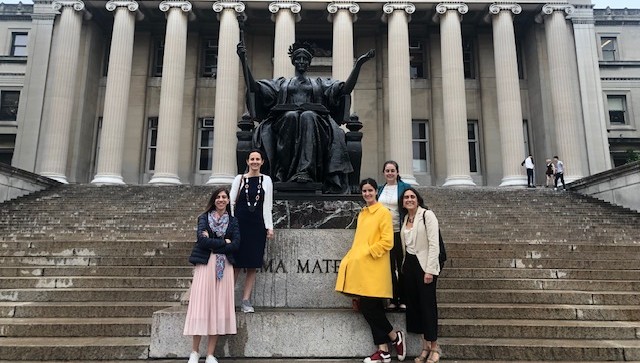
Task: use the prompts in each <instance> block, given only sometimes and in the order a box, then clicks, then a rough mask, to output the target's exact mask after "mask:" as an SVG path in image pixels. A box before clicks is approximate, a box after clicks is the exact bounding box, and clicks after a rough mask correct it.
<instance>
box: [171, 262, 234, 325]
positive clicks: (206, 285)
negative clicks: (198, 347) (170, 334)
mask: <svg viewBox="0 0 640 363" xmlns="http://www.w3.org/2000/svg"><path fill="white" fill-rule="evenodd" d="M233 280H234V279H233V266H231V264H230V263H229V261H227V258H226V257H225V264H224V273H223V276H222V279H220V280H218V279H217V278H216V255H215V254H213V253H212V254H211V256H209V262H208V263H207V264H206V265H196V266H195V271H194V274H193V282H192V283H191V292H190V294H189V308H188V309H187V319H186V320H185V322H184V333H183V334H184V335H225V334H236V332H237V329H236V309H235V305H234V297H233V285H234V282H233Z"/></svg>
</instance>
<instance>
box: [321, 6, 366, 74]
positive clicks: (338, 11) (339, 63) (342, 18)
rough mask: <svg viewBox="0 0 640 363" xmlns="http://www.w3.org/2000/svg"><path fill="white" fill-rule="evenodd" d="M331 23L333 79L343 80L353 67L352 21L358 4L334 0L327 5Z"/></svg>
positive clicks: (358, 9)
mask: <svg viewBox="0 0 640 363" xmlns="http://www.w3.org/2000/svg"><path fill="white" fill-rule="evenodd" d="M327 11H328V12H329V14H331V15H329V19H330V20H331V22H332V23H333V51H332V56H333V58H332V73H331V76H332V77H333V79H339V80H342V81H345V80H346V79H347V78H348V77H349V74H350V73H351V70H352V69H353V22H354V20H355V18H356V14H357V13H358V11H360V6H358V4H356V3H355V2H353V1H334V2H332V3H330V4H329V5H327Z"/></svg>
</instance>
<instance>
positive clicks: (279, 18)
mask: <svg viewBox="0 0 640 363" xmlns="http://www.w3.org/2000/svg"><path fill="white" fill-rule="evenodd" d="M300 10H301V8H300V4H299V3H297V2H295V1H275V2H272V3H271V4H269V11H270V12H272V13H273V15H271V20H273V21H274V22H275V23H276V29H275V39H274V42H273V78H278V77H285V78H290V77H293V76H294V74H295V68H294V67H293V64H291V59H290V58H289V54H288V52H289V46H291V44H293V43H294V42H295V41H296V21H299V20H300V15H298V13H300Z"/></svg>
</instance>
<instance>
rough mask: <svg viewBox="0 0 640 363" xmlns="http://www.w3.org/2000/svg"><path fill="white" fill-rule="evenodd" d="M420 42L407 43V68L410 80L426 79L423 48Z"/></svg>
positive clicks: (411, 41)
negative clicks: (408, 68)
mask: <svg viewBox="0 0 640 363" xmlns="http://www.w3.org/2000/svg"><path fill="white" fill-rule="evenodd" d="M423 44H424V43H423V42H422V41H419V40H418V41H417V40H410V41H409V67H410V77H411V79H416V78H427V72H426V70H427V66H426V63H425V60H426V59H427V57H426V55H425V49H424V48H425V47H424V46H423Z"/></svg>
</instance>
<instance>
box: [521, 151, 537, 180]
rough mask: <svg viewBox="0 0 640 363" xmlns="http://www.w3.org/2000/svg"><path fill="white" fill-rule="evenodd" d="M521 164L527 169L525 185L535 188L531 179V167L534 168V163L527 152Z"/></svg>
mask: <svg viewBox="0 0 640 363" xmlns="http://www.w3.org/2000/svg"><path fill="white" fill-rule="evenodd" d="M522 165H524V167H525V169H527V187H529V188H535V187H536V184H535V181H534V179H533V169H534V168H535V164H534V162H533V156H532V155H531V154H529V156H527V158H526V159H524V161H523V162H522Z"/></svg>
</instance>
